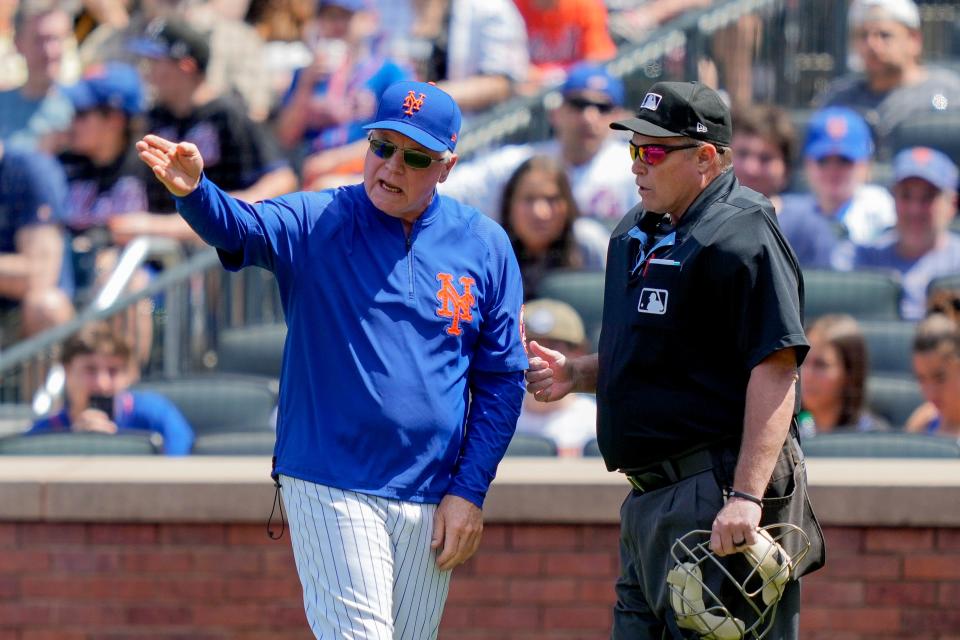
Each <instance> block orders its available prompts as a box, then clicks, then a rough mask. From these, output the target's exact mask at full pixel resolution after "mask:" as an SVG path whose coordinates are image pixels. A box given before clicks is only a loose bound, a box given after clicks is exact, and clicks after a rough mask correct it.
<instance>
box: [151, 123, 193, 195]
mask: <svg viewBox="0 0 960 640" xmlns="http://www.w3.org/2000/svg"><path fill="white" fill-rule="evenodd" d="M137 154H138V155H139V156H140V159H141V160H143V162H144V163H145V164H146V165H147V166H148V167H150V169H152V170H153V175H155V176H156V177H157V180H159V181H160V182H162V183H163V186H165V187H166V188H167V190H168V191H169V192H170V193H172V194H173V195H175V196H177V197H181V198H182V197H183V196H186V195H188V194H190V193H191V192H192V191H193V190H194V189H196V188H197V186H198V185H199V184H200V176H201V174H202V173H203V158H202V157H201V156H200V150H199V149H197V146H196V145H195V144H192V143H190V142H180V143H177V142H171V141H169V140H165V139H163V138H161V137H160V136H155V135H147V136H144V137H143V139H142V140H140V141H139V142H137Z"/></svg>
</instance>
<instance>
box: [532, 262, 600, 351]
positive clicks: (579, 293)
mask: <svg viewBox="0 0 960 640" xmlns="http://www.w3.org/2000/svg"><path fill="white" fill-rule="evenodd" d="M603 282H604V272H603V271H554V272H551V273H548V274H547V275H546V276H544V278H543V280H541V281H540V286H539V288H538V291H537V293H538V296H539V297H541V298H553V299H555V300H562V301H563V302H566V303H567V304H569V305H570V306H571V307H573V308H574V309H576V310H577V313H579V314H580V318H581V319H582V320H583V327H584V330H585V331H586V334H587V336H588V337H589V338H590V339H592V340H596V339H598V338H599V335H600V331H599V329H600V320H601V319H602V317H603ZM596 346H597V345H596V343H595V342H594V344H593V345H592V347H593V350H596Z"/></svg>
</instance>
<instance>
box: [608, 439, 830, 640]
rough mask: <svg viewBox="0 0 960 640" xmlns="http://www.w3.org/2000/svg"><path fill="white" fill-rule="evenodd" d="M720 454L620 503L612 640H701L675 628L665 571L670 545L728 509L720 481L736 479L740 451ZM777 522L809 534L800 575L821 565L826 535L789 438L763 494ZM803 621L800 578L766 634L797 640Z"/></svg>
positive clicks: (769, 520) (765, 520)
mask: <svg viewBox="0 0 960 640" xmlns="http://www.w3.org/2000/svg"><path fill="white" fill-rule="evenodd" d="M715 459H716V465H715V468H714V469H713V470H708V471H704V472H702V473H699V474H697V475H694V476H691V477H689V478H686V479H684V480H681V481H679V482H677V483H675V484H672V485H668V486H666V487H663V488H661V489H657V490H654V491H650V492H646V493H641V492H639V491H636V490H634V491H632V492H631V493H630V495H629V496H627V498H626V500H625V501H624V502H623V505H622V507H621V509H620V577H619V578H618V580H617V584H616V594H617V602H616V605H615V606H614V613H613V632H612V634H611V638H612V639H613V640H665V639H674V640H681V639H687V638H695V637H697V636H696V634H695V633H693V632H690V631H687V630H681V629H680V628H679V627H677V624H676V618H675V616H674V612H673V609H672V608H671V606H670V591H669V588H668V587H667V573H668V572H669V571H670V569H672V568H673V566H674V564H675V561H674V559H673V557H672V556H671V554H670V549H671V547H672V546H673V543H674V542H675V541H676V540H677V539H678V538H680V537H682V536H684V535H685V534H687V533H689V532H690V531H692V530H694V529H704V530H707V531H709V530H710V528H711V527H712V525H713V520H714V518H715V517H716V515H717V513H718V512H719V511H720V508H721V507H722V506H723V493H722V490H721V486H722V485H726V484H729V483H730V482H731V479H732V475H733V468H734V465H735V464H736V452H733V451H731V452H718V453H717V454H715ZM777 522H790V523H792V524H795V525H797V526H800V527H801V528H802V529H803V530H804V531H805V532H806V533H807V535H808V536H809V537H810V542H811V548H810V551H809V553H808V554H807V555H806V557H805V558H804V561H803V563H802V564H801V567H800V571H799V573H800V574H801V575H802V574H803V573H807V572H809V571H812V570H815V569H816V568H819V567H820V566H821V565H822V564H823V538H822V534H821V532H820V527H819V524H818V523H817V522H816V518H815V517H814V516H813V512H812V510H811V509H810V505H809V500H808V499H807V495H806V470H805V466H804V464H803V459H802V453H800V452H799V448H798V447H797V446H796V444H795V441H793V440H792V439H790V440H788V442H787V443H786V444H785V445H784V448H783V450H782V451H781V454H780V458H779V459H778V460H777V464H776V466H775V468H774V473H773V476H772V479H771V483H770V486H769V487H768V490H767V493H766V494H765V495H764V513H763V517H762V520H761V525H766V524H773V523H777ZM787 550H788V552H791V553H794V550H791V549H789V548H788V549H787ZM725 604H727V603H726V602H725ZM734 614H735V615H736V614H737V612H736V611H734ZM743 619H744V622H746V624H747V626H750V624H752V622H753V620H751V619H749V616H744V618H743ZM799 621H800V581H799V580H794V581H791V582H790V583H789V584H788V587H787V589H786V590H785V592H784V594H783V597H782V598H781V600H780V602H779V604H778V606H777V610H776V617H775V619H774V623H773V626H772V627H771V630H770V632H769V633H768V635H767V636H765V639H766V640H796V639H797V638H798V637H799Z"/></svg>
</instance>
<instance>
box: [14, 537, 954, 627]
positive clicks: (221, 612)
mask: <svg viewBox="0 0 960 640" xmlns="http://www.w3.org/2000/svg"><path fill="white" fill-rule="evenodd" d="M826 534H827V540H828V545H829V565H828V568H827V569H825V570H824V571H822V572H820V573H818V574H816V575H814V576H811V577H810V578H809V579H808V580H806V581H805V585H804V611H803V616H802V628H803V633H802V634H801V635H802V637H803V638H804V640H828V639H829V640H867V639H868V638H869V640H892V639H893V638H910V639H912V640H960V529H958V528H950V527H943V528H923V527H917V528H901V529H897V528H866V527H829V528H827V530H826ZM616 553H617V528H616V526H615V525H613V524H608V525H578V524H569V525H552V524H539V525H538V524H518V523H507V524H497V523H493V524H489V525H488V526H487V528H486V531H485V534H484V541H483V545H482V548H481V551H480V553H479V554H478V556H477V557H476V558H475V559H474V560H472V561H471V562H470V563H468V564H467V565H465V566H464V567H461V568H460V569H459V570H457V572H456V573H455V574H454V578H453V583H452V587H451V593H450V599H449V601H448V604H447V610H446V614H445V618H444V623H443V626H442V629H441V634H440V637H441V638H458V639H459V638H465V639H480V638H489V639H491V640H493V639H496V640H511V639H524V640H540V639H543V640H546V639H548V638H550V639H560V640H572V639H574V638H582V639H590V640H601V639H604V640H605V639H606V638H607V634H608V632H609V625H610V617H611V613H610V608H611V604H612V602H613V581H614V577H615V575H616V569H617V557H616ZM310 637H311V636H310V634H309V633H308V631H307V630H306V622H305V620H304V617H303V612H302V606H301V601H300V590H299V583H298V582H297V578H296V572H295V570H294V567H293V560H292V557H291V552H290V546H289V540H288V539H287V538H284V540H282V541H280V542H273V541H271V540H269V539H268V538H267V536H266V534H265V530H264V526H263V525H225V524H224V525H220V524H190V525H187V524H169V523H164V524H117V523H90V524H83V523H42V522H0V640H94V639H95V640H128V639H131V640H135V639H137V638H142V639H144V640H145V639H147V638H149V639H150V640H188V639H189V640H226V639H228V638H229V639H231V640H254V639H258V640H259V639H269V640H307V639H308V638H310Z"/></svg>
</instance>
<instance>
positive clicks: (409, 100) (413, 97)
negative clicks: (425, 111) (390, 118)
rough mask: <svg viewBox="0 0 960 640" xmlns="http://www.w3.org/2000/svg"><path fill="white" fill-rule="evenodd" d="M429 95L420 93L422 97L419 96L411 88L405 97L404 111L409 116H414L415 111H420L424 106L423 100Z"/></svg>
mask: <svg viewBox="0 0 960 640" xmlns="http://www.w3.org/2000/svg"><path fill="white" fill-rule="evenodd" d="M426 97H427V96H425V95H424V94H422V93H421V94H420V97H417V94H416V93H414V91H413V90H412V89H411V90H410V91H408V92H407V95H406V96H405V97H404V98H403V112H404V113H405V114H407V115H408V116H412V115H413V114H414V112H415V111H420V109H421V108H422V107H423V101H424V100H425V99H426Z"/></svg>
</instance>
